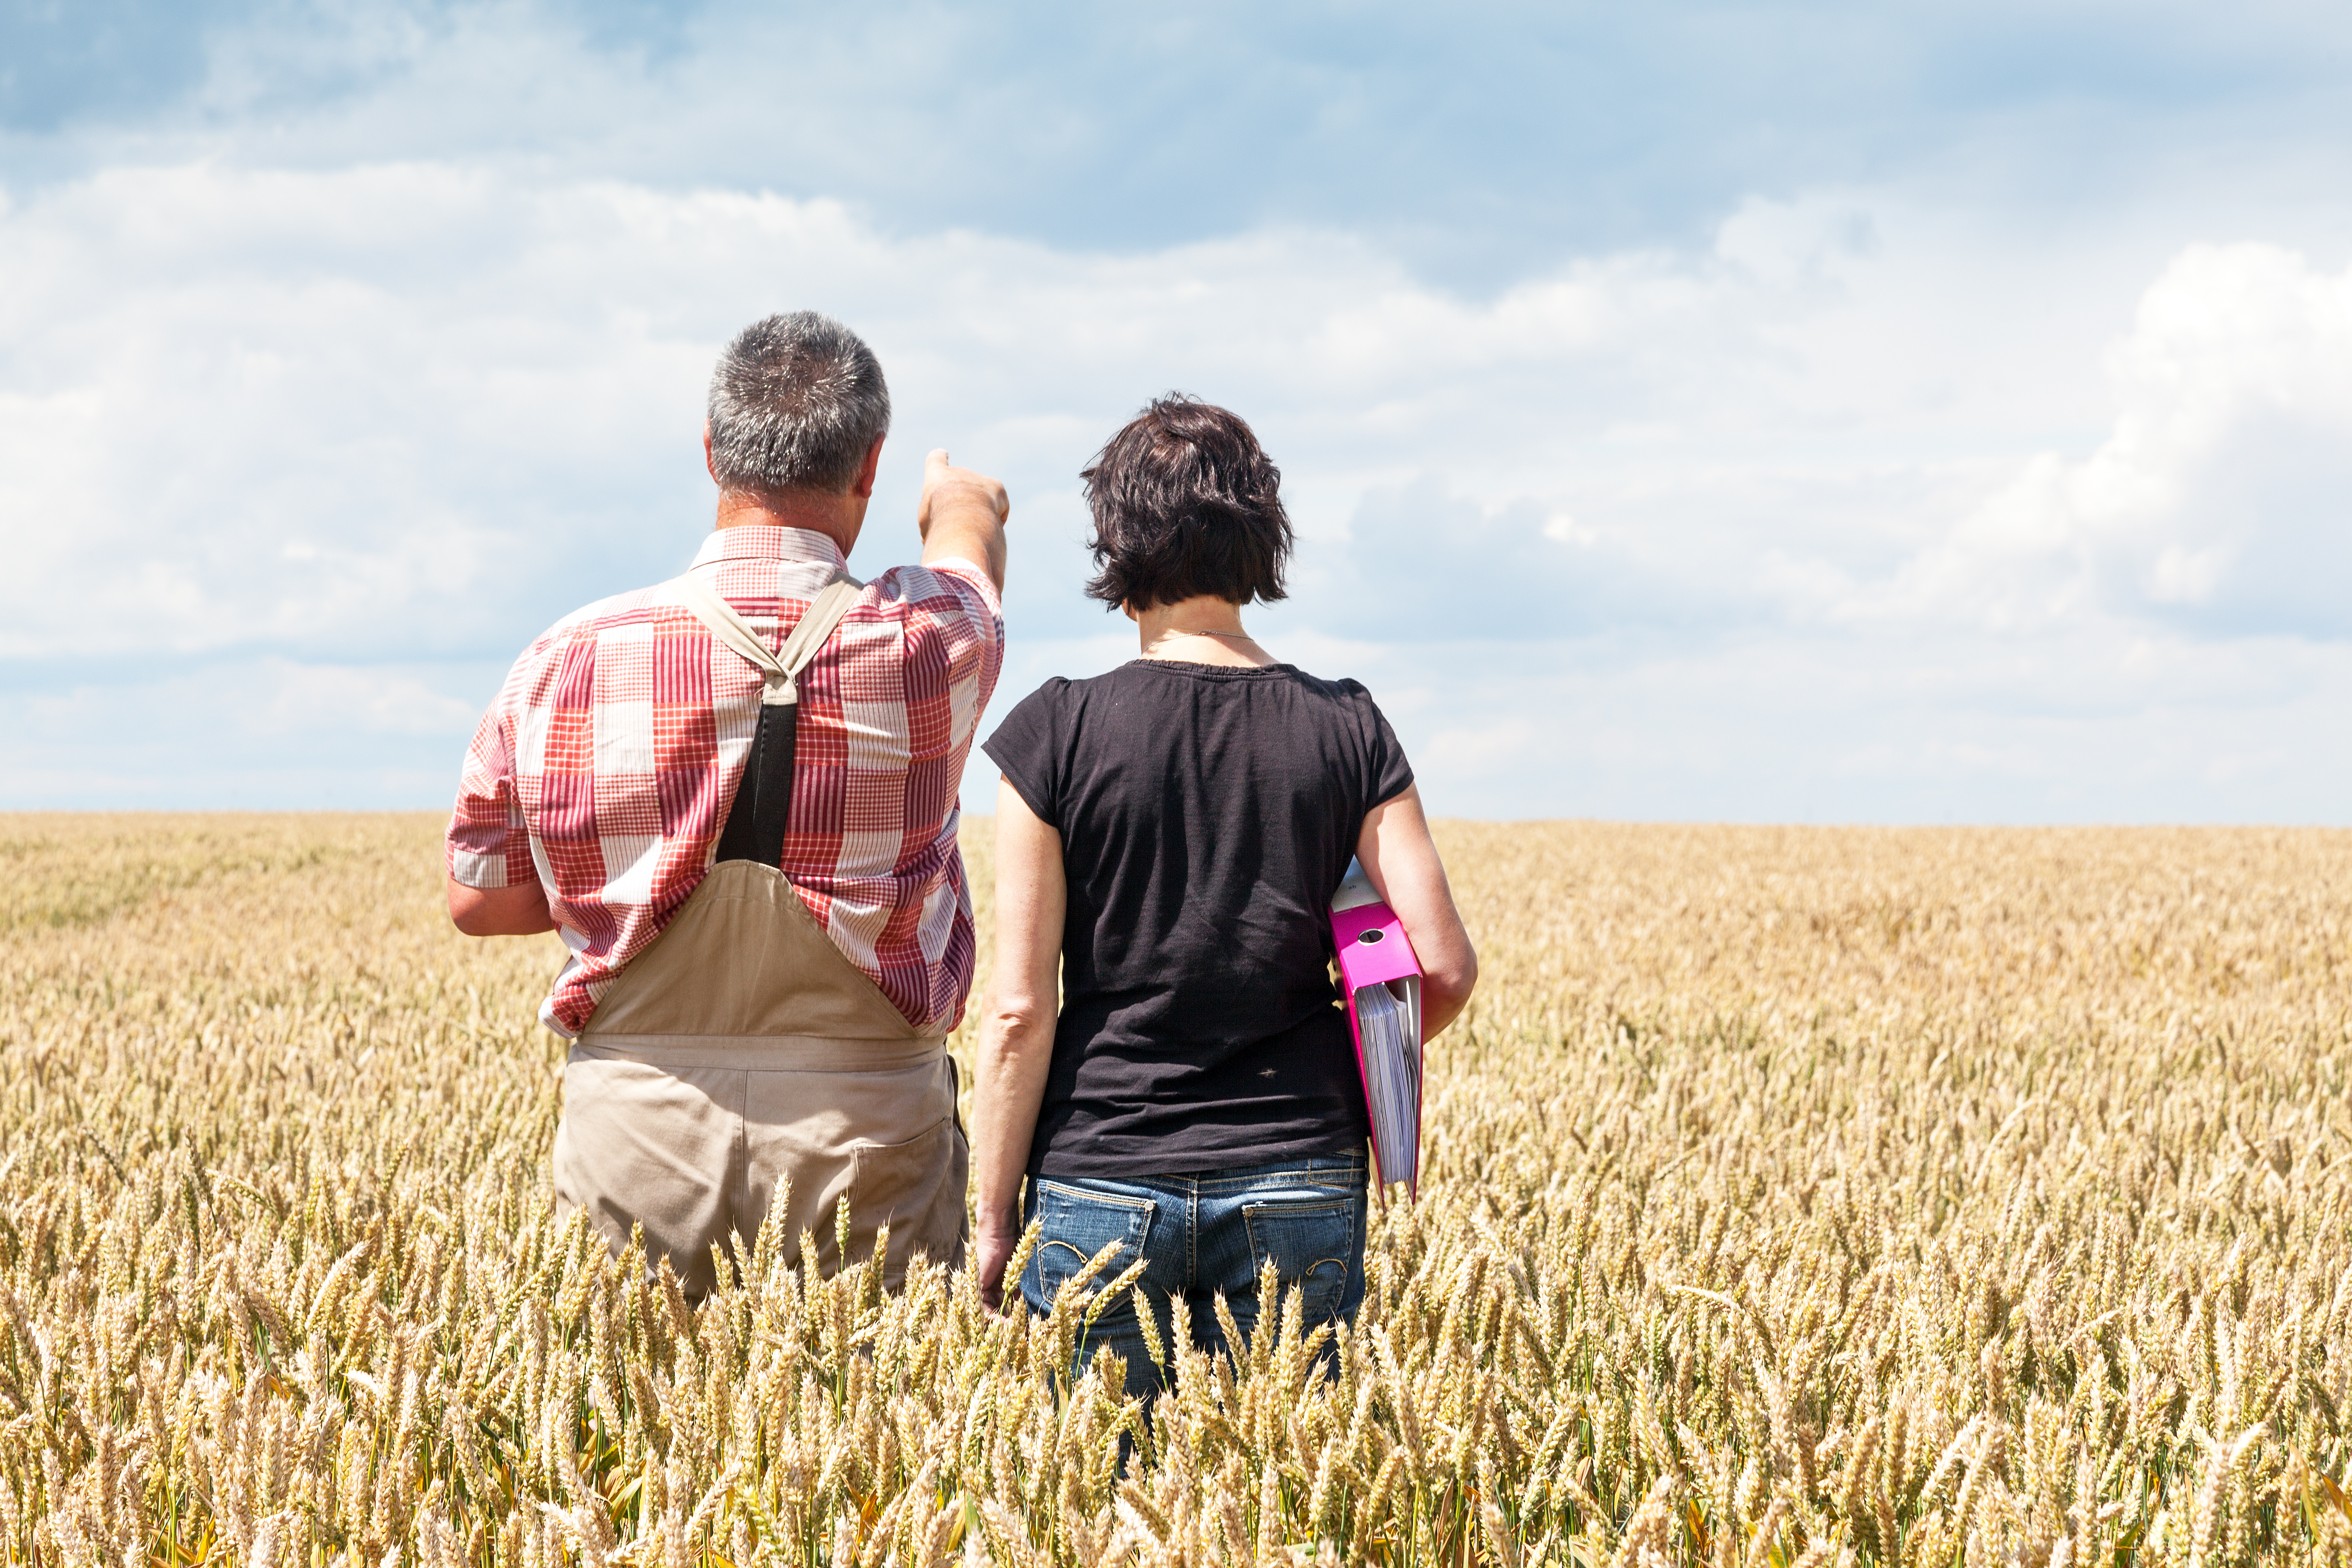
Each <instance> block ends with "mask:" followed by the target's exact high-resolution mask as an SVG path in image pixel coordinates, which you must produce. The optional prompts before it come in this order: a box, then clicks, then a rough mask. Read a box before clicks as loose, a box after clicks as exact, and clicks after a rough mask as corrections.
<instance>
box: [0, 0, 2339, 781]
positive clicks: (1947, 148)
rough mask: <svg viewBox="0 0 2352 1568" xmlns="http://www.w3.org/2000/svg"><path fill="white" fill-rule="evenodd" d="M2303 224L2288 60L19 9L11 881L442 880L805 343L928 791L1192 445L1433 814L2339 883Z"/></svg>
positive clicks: (1376, 13) (2060, 50)
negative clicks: (937, 626) (582, 644)
mask: <svg viewBox="0 0 2352 1568" xmlns="http://www.w3.org/2000/svg"><path fill="white" fill-rule="evenodd" d="M2347 191H2352V10H2347V8H2346V7H2343V6H2341V5H2317V4H2313V5H2302V4H2266V3H2263V0H2249V3H2245V4H2241V5H2235V6H2232V7H2229V8H2226V9H2224V8H2221V7H2214V6H2210V5H2188V4H2171V3H2168V0H2139V3H2136V4H2132V5H2123V4H2117V3H2081V0H2037V3H2035V4H2032V5H2024V4H2011V3H2007V0H1972V3H1970V4H1965V5H1963V4H1958V3H1951V4H1947V3H1943V0H1917V3H1913V4H1906V5H1862V4H1828V3H1784V4H1769V3H1768V4H1742V5H1704V4H1660V5H1648V6H1622V5H1608V6H1603V5H1585V4H1575V3H1570V4H1549V5H1497V4H1480V3H1476V0H1470V3H1464V4H1456V5H1450V6H1444V7H1435V6H1428V5H1402V4H1396V5H1381V4H1323V5H1292V6H1286V7H1276V8H1269V7H1265V6H1263V5H1251V6H1244V5H1200V6H1189V7H1172V8H1152V9H1150V10H1138V9H1136V8H1131V7H1108V6H1077V5H1034V6H1019V7H1014V6H1002V7H979V6H970V5H964V6H956V7H944V6H937V5H921V4H901V3H898V0H876V3H873V4H867V5H859V6H855V7H850V6H840V7H819V6H809V5H772V4H770V5H748V4H734V3H731V0H710V3H707V4H693V3H687V4H669V3H665V4H653V3H650V0H645V3H640V0H610V3H600V0H516V3H494V4H474V3H461V0H424V3H404V0H370V3H368V4H364V5H362V4H355V3H353V4H344V3H324V0H173V3H169V4H164V3H155V0H77V3H75V4H72V5H68V4H66V3H64V0H0V552H5V555H4V556H0V559H5V571H0V808H84V809H117V808H140V809H165V808H181V807H188V808H215V807H233V808H253V809H291V808H334V809H344V808H362V807H365V808H374V807H417V808H446V805H447V802H448V800H449V798H450V796H451V795H452V793H453V791H454V787H455V783H456V775H457V765H458V762H459V759H460V757H461V755H462V752H463V751H464V747H465V744H466V741H467V736H468V735H469V734H470V733H471V731H472V729H473V727H474V724H475V723H476V721H477V720H478V717H479V715H480V712H481V710H482V708H483V706H484V704H485V703H486V702H487V701H488V699H489V698H490V696H491V695H492V694H493V693H494V692H495V691H496V689H497V688H498V685H499V679H500V678H501V677H502V675H503V673H504V671H505V670H506V668H507V667H508V665H509V663H510V662H511V660H512V659H513V658H514V656H515V655H516V653H517V652H518V651H520V648H521V647H523V646H524V645H525V644H526V643H527V642H528V641H530V638H531V637H533V636H535V635H536V634H537V633H538V632H539V631H540V630H541V629H542V628H543V627H544V626H547V625H548V624H549V623H551V621H553V620H554V619H556V618H557V617H558V616H562V615H563V614H565V613H566V612H568V611H570V610H572V609H573V608H575V607H577V606H579V605H583V604H585V603H587V602H589V601H592V600H594V599H597V598H600V597H602V596H604V595H607V594H610V593H614V592H617V591H620V590H623V589H625V588H629V587H634V586H639V585H642V584H646V583H650V582H654V581H656V580H658V579H660V578H663V577H667V576H669V575H671V574H675V573H676V572H677V571H678V570H679V569H681V568H682V567H683V565H684V564H685V563H686V562H687V561H688V559H690V557H691V555H692V553H693V552H694V550H695V548H696V547H697V545H698V542H699V541H700V538H701V536H702V534H703V531H705V530H707V529H708V527H709V521H710V516H711V506H712V499H713V498H712V496H711V493H710V486H709V479H708V478H707V476H706V475H705V474H704V472H703V470H702V464H701V453H700V450H699V444H698V437H699V425H700V419H701V407H702V399H703V395H704V391H705V388H706V385H707V381H708V377H709V371H710V367H711V364H712V362H713V360H714V358H715V356H716V354H717V353H718V351H719V347H720V346H721V345H722V344H723V343H724V342H726V340H727V339H728V338H729V337H730V335H731V334H732V333H733V332H734V331H736V330H737V329H738V328H740V327H741V326H742V325H743V324H745V323H746V322H748V321H752V320H755V319H757V318H758V317H760V316H762V315H764V314H767V313H768V312H770V311H772V310H793V309H803V308H807V309H816V310H825V311H828V312H830V313H833V314H835V315H837V316H839V317H841V318H842V319H843V320H845V321H847V322H849V323H850V324H851V325H852V326H854V327H856V329H857V330H858V331H860V332H861V333H862V334H864V335H865V336H866V338H867V340H868V341H869V342H872V343H873V345H874V346H875V348H876V350H877V353H879V354H880V356H881V358H882V360H883V363H884V364H885V366H886V369H887V374H888V375H889V378H890V384H891V390H892V394H893V398H894V402H895V404H896V408H897V416H896V423H895V426H894V431H893V435H892V437H891V439H890V442H889V444H888V447H887V448H886V452H885V461H884V466H883V471H882V476H881V482H880V486H879V488H878V489H877V499H876V502H875V508H874V511H873V514H872V517H871V519H870V521H869V522H868V524H867V528H866V536H865V538H864V539H863V540H862V541H861V542H860V544H859V547H858V550H857V552H856V555H855V557H854V558H853V560H852V563H851V565H852V569H853V571H855V572H856V573H857V574H860V575H861V576H871V575H872V574H875V573H877V572H879V571H881V570H883V569H884V568H886V567H887V566H889V565H891V564H894V563H898V562H899V561H902V560H905V559H908V558H909V557H911V556H912V555H913V554H914V553H915V550H916V545H915V542H914V541H915V534H914V528H913V523H912V517H913V509H914V500H915V495H916V487H917V483H918V479H919V466H920V459H921V456H922V453H923V452H924V451H925V450H927V449H929V448H930V447H947V448H949V449H950V451H951V452H952V453H953V455H954V457H955V458H956V460H957V461H959V462H962V463H967V464H970V465H971V466H973V467H977V468H982V469H984V470H986V471H988V472H991V473H993V474H996V475H998V476H999V477H1001V478H1003V479H1004V480H1005V482H1006V484H1007V486H1008V488H1009V489H1010V490H1011V492H1012V494H1013V507H1014V510H1013V534H1012V543H1013V557H1012V578H1011V582H1010V584H1009V585H1008V590H1007V594H1006V600H1005V616H1006V631H1007V637H1008V649H1007V657H1006V661H1005V669H1004V677H1003V683H1002V685H1001V686H1000V688H999V690H998V694H997V697H996V699H995V701H994V703H993V704H992V709H991V712H990V714H989V716H988V717H987V718H985V719H983V721H982V733H983V734H984V733H985V732H986V731H987V730H988V728H990V727H991V726H992V724H993V722H994V721H995V720H996V719H997V718H998V717H1001V715H1002V714H1003V712H1004V711H1005V710H1008V709H1009V708H1010V707H1011V706H1012V704H1013V702H1014V701H1016V700H1018V699H1019V698H1020V697H1021V696H1023V695H1024V694H1025V693H1026V692H1027V691H1029V690H1031V689H1034V687H1035V685H1036V684H1037V682H1038V681H1039V680H1041V679H1045V677H1047V676H1050V675H1069V676H1084V675H1088V674H1093V673H1097V672H1099V671H1101V670H1103V669H1106V668H1110V667H1111V666H1113V665H1115V664H1117V663H1118V662H1119V661H1120V660H1122V659H1124V658H1129V657H1132V656H1133V653H1134V651H1135V648H1134V640H1133V634H1132V630H1131V628H1130V627H1129V626H1128V623H1127V622H1126V621H1125V620H1124V619H1121V618H1119V617H1118V616H1115V615H1108V616H1107V615H1106V614H1105V613H1104V612H1103V611H1102V609H1101V607H1100V606H1098V605H1092V604H1090V603H1089V602H1087V601H1086V600H1085V599H1084V598H1082V597H1081V595H1080V594H1079V591H1078V589H1079V584H1080V583H1081V582H1082V581H1083V579H1084V577H1085V576H1086V574H1087V567H1088V563H1087V552H1086V549H1085V545H1084V541H1085V537H1086V531H1087V519H1086V513H1085V509H1084V505H1083V500H1082V497H1081V494H1080V491H1079V488H1078V481H1077V478H1076V475H1077V471H1078V470H1079V468H1082V467H1084V465H1085V462H1086V460H1087V458H1088V457H1089V456H1090V455H1091V454H1092V452H1093V451H1094V450H1095V449H1096V448H1097V447H1098V446H1099V445H1100V444H1101V442H1102V441H1103V439H1104V438H1105V437H1108V435H1109V434H1110V433H1111V432H1112V431H1113V430H1115V429H1116V428H1117V427H1118V425H1119V424H1120V423H1122V422H1123V421H1124V419H1125V418H1126V417H1128V416H1129V415H1130V414H1131V413H1132V412H1133V411H1134V410H1135V409H1136V408H1137V407H1138V406H1139V405H1141V404H1142V403H1144V402H1145V401H1146V400H1148V399H1149V398H1150V397H1151V396H1153V395H1157V394H1159V393H1161V392H1165V391H1169V390H1174V389H1181V390H1184V391H1188V392H1192V393H1194V394H1196V395H1201V396H1203V397H1207V398H1210V399H1212V400H1213V401H1216V402H1220V403H1223V404H1225V405H1228V406H1231V407H1233V408H1234V409H1235V410H1236V411H1238V412H1240V413H1241V414H1242V415H1244V417H1246V418H1248V419H1249V420H1250V421H1251V423H1252V424H1253V426H1255V428H1256V430H1257V431H1258V434H1259V436H1260V437H1261V438H1262V439H1263V440H1264V442H1265V446H1266V447H1267V448H1268V449H1269V451H1270V452H1271V453H1272V454H1273V456H1274V458H1275V459H1276V461H1277V462H1278V463H1279V464H1280V465H1281V467H1282V469H1283V472H1284V476H1285V480H1284V491H1285V495H1286V500H1287V502H1288V505H1289V508H1290V510H1291V514H1292V517H1293V520H1294V521H1295V522H1296V523H1297V528H1298V531H1299V536H1300V542H1299V548H1298V552H1297V558H1296V562H1295V564H1294V570H1293V594H1292V596H1291V597H1290V598H1289V599H1288V600H1286V601H1285V602H1283V603H1281V604H1279V605H1267V606H1255V607H1253V608H1252V609H1251V610H1250V611H1249V612H1248V613H1247V615H1246V617H1245V618H1246V620H1247V623H1248V625H1249V626H1250V627H1251V629H1252V630H1253V631H1254V632H1255V633H1256V634H1257V635H1258V636H1259V637H1260V639H1261V640H1262V641H1264V642H1265V644H1267V646H1269V647H1271V648H1272V649H1273V650H1274V651H1275V652H1276V654H1277V655H1279V656H1281V657H1283V658H1287V659H1290V660H1292V661H1294V662H1296V663H1297V664H1299V665H1301V666H1303V667H1304V668H1308V669H1310V670H1313V671H1315V672H1316V673H1318V674H1322V675H1329V676H1352V677H1354V678H1356V679H1360V680H1362V681H1363V682H1364V683H1365V684H1366V685H1367V686H1368V687H1370V689H1371V691H1372V692H1373V694H1374V696H1375V697H1376V698H1377V699H1378V700H1379V701H1380V702H1381V706H1382V708H1383V710H1385V711H1386V712H1387V713H1388V715H1389V716H1390V718H1391V721H1392V723H1393V724H1394V725H1395V728H1396V730H1397V731H1398V734H1399V736H1400V737H1401V739H1402V742H1404V745H1405V747H1406V749H1407V751H1408V752H1409V753H1410V754H1411V755H1412V759H1413V762H1414V766H1415V769H1416V772H1417V773H1418V775H1419V777H1420V781H1421V784H1422V788H1423V795H1424V796H1425V798H1426V800H1427V802H1428V804H1429V807H1430V809H1431V810H1432V811H1433V813H1434V814H1437V815H1440V816H1479V817H1505V818H1529V817H1561V816H1579V817H1604V818H1620V819H1638V820H1701V821H1769V822H1888V823H1900V822H1926V823H1944V822H2120V823H2133V822H2213V823H2325V824H2347V823H2352V794H2347V790H2346V788H2345V787H2344V785H2343V784H2342V782H2341V781H2343V780H2345V779H2346V778H2347V776H2352V723H2347V715H2352V200H2347V195H2346V193H2347ZM975 755H976V756H977V753H975ZM993 794H994V791H993V778H992V773H991V770H990V769H989V768H988V767H987V764H986V763H985V760H984V759H982V760H980V761H979V762H978V763H976V765H975V766H974V767H973V768H971V770H970V771H969V772H968V773H967V775H966V781H965V795H966V803H967V805H970V806H971V808H972V809H974V810H976V811H985V810H987V809H989V808H990V805H991V803H992V800H993Z"/></svg>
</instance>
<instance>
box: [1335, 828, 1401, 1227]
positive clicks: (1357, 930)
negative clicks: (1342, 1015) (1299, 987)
mask: <svg viewBox="0 0 2352 1568" xmlns="http://www.w3.org/2000/svg"><path fill="white" fill-rule="evenodd" d="M1331 942H1332V945H1333V946H1334V947H1335V948H1336V949H1337V950H1338V952H1339V980H1340V987H1341V989H1342V990H1343V991H1344V992H1345V993H1346V995H1347V1002H1348V1033H1349V1036H1350V1037H1352V1038H1353V1039H1354V1041H1355V1044H1356V1066H1357V1068H1358V1070H1359V1071H1360V1072H1361V1073H1362V1075H1363V1079H1364V1108H1365V1110H1367V1111H1368V1112H1370V1117H1371V1123H1372V1160H1373V1163H1375V1164H1377V1165H1378V1166H1379V1167H1380V1171H1379V1182H1380V1185H1381V1190H1383V1191H1385V1190H1386V1189H1387V1186H1388V1184H1390V1183H1391V1182H1403V1183H1405V1184H1407V1185H1408V1186H1409V1187H1411V1188H1412V1191H1413V1193H1414V1194H1415V1195H1416V1196H1417V1195H1419V1193H1420V1186H1421V961H1420V960H1419V959H1418V958H1416V957H1414V956H1413V951H1412V941H1411V939H1409V938H1408V937H1407V936H1406V935H1405V934H1404V923H1403V922H1402V921H1400V920H1398V919H1397V917H1396V911H1395V910H1391V909H1390V908H1389V907H1388V905H1386V904H1384V903H1382V902H1381V900H1380V894H1379V893H1378V892H1376V891H1374V889H1373V888H1372V884H1371V880H1370V878H1368V877H1366V876H1365V875H1364V873H1363V868H1361V867H1360V866H1359V865H1357V864H1355V863H1353V862H1350V863H1349V867H1348V876H1347V879H1346V880H1344V881H1342V882H1341V883H1340V884H1339V891H1338V892H1337V893H1335V894H1333V895H1332V897H1331Z"/></svg>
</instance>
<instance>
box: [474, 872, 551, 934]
mask: <svg viewBox="0 0 2352 1568" xmlns="http://www.w3.org/2000/svg"><path fill="white" fill-rule="evenodd" d="M448 892H449V923H450V924H452V925H454V926H456V927H457V929H458V930H459V931H464V932H465V933H466V934H467V936H537V935H538V934H539V933H540V932H541V931H553V930H554V929H555V917H554V916H553V915H551V914H550V913H549V912H548V909H547V894H546V893H545V891H544V890H542V889H541V887H540V885H539V884H538V883H537V882H526V883H524V884H523V885H522V886H520V887H516V888H469V887H467V885H466V884H465V883H463V882H461V881H459V880H457V878H455V877H452V878H450V879H449V889H448Z"/></svg>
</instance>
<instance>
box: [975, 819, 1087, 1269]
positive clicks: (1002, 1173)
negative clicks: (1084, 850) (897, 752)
mask: <svg viewBox="0 0 2352 1568" xmlns="http://www.w3.org/2000/svg"><path fill="white" fill-rule="evenodd" d="M1068 900H1069V889H1068V886H1067V884H1066V883H1065V882H1064V881H1063V879H1062V836H1061V835H1060V834H1058V833H1056V832H1055V831H1054V830H1053V829H1052V828H1051V827H1048V826H1045V824H1044V823H1043V822H1040V821H1039V820H1038V819H1037V816H1036V814H1035V813H1034V812H1032V811H1031V810H1030V809H1029V804H1028V802H1026V801H1024V800H1023V799H1022V798H1021V792H1020V791H1018V790H1016V789H1014V788H1013V786H1012V784H1004V783H1000V784H999V785H998V786H997V791H996V968H995V972H994V973H992V974H991V975H990V976H989V988H988V1001H987V1004H986V1005H985V1007H984V1009H983V1011H982V1014H981V1020H980V1073H979V1079H978V1081H977V1082H976V1083H975V1084H974V1085H973V1086H972V1117H971V1121H972V1132H973V1144H972V1152H971V1163H972V1176H973V1180H974V1182H975V1183H976V1184H977V1185H978V1188H979V1192H978V1194H977V1206H978V1210H979V1225H978V1234H977V1235H976V1236H975V1237H973V1242H974V1249H975V1257H974V1258H973V1267H974V1268H977V1269H978V1270H979V1271H980V1293H981V1297H982V1300H985V1301H987V1302H988V1304H989V1305H990V1306H992V1307H993V1306H996V1305H997V1304H998V1303H999V1301H1000V1300H1001V1299H1002V1298H1001V1296H1000V1289H1001V1284H1000V1276H1002V1275H1003V1272H1004V1265H1005V1263H1006V1261H1007V1260H1008V1259H1010V1258H1012V1256H1013V1247H1014V1246H1015V1245H1016V1244H1017V1243H1018V1242H1019V1240H1020V1238H1021V1177H1022V1173H1023V1172H1024V1170H1025V1169H1026V1168H1027V1166H1028V1163H1029V1141H1030V1138H1031V1136H1032V1135H1033V1134H1034V1133H1035V1131H1037V1107H1038V1104H1039V1103H1040V1102H1041V1101H1042V1100H1044V1099H1045V1068H1047V1066H1048V1065H1050V1064H1051V1063H1052V1061H1053V1059H1054V1024H1055V1016H1056V1015H1057V1013H1058V1011H1059V1009H1060V1005H1061V997H1060V990H1061V977H1062V919H1063V916H1064V913H1065V912H1066V910H1067V908H1068ZM1015 1288H1016V1289H1017V1287H1015Z"/></svg>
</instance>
